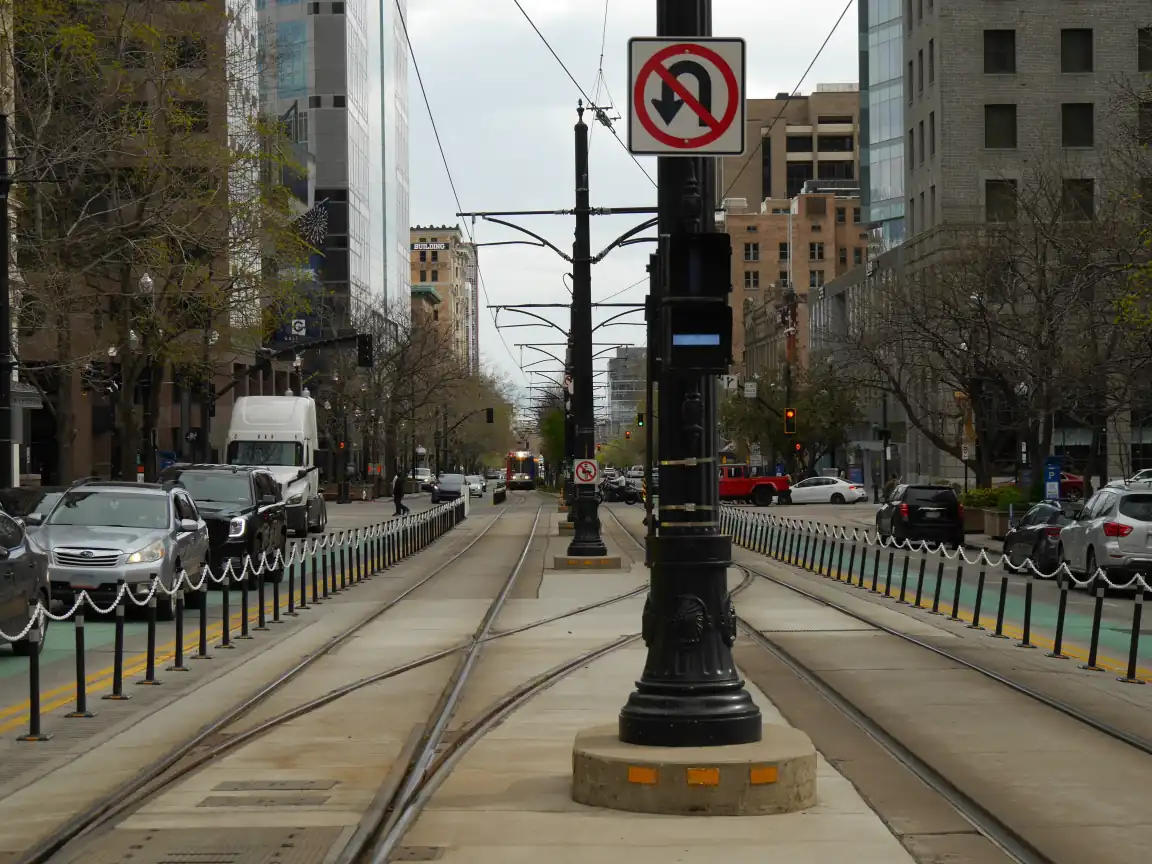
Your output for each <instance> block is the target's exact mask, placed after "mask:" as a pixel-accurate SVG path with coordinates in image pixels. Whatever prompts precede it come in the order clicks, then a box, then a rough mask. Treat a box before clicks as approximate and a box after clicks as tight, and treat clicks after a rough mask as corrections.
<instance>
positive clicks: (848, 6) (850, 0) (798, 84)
mask: <svg viewBox="0 0 1152 864" xmlns="http://www.w3.org/2000/svg"><path fill="white" fill-rule="evenodd" d="M855 2H856V0H848V3H847V4H846V5H845V6H844V9H843V11H841V13H840V17H839V18H837V19H836V23H835V24H833V25H832V29H831V30H830V31H829V32H828V35H827V36H825V37H824V41H823V42H822V43H821V44H820V48H819V50H817V51H816V56H815V57H813V58H812V62H811V63H809V64H808V68H807V69H805V70H804V74H803V75H801V76H800V80H799V81H797V82H796V87H795V89H794V90H793V91H792V92H791V93H790V94H788V97H787V98H786V99H785V100H784V104H783V105H781V106H780V111H779V112H778V113H777V114H776V116H775V117H774V118H773V119H772V123H771V124H770V125H769V126H768V131H767V132H766V133H764V134H762V135H761V136H760V143H758V144H757V145H756V146H755V147H754V148H753V150H752V152H751V153H749V154H748V158H747V159H745V160H744V164H743V165H741V166H740V170H739V171H737V172H736V176H735V177H733V178H732V182H731V183H729V184H728V188H727V189H725V190H724V194H723V195H721V196H720V200H721V201H723V200H724V199H725V198H727V197H728V193H729V192H731V191H732V187H733V186H735V185H736V181H737V180H739V179H740V176H741V175H742V174H743V173H744V171H745V169H746V168H747V167H748V166H749V165H750V164H751V163H752V160H753V159H755V158H756V155H757V154H758V153H759V152H760V149H761V148H762V147H763V146H764V142H765V141H766V140H768V136H769V135H771V134H772V129H773V128H774V127H775V126H776V122H777V121H778V120H779V119H780V118H781V117H782V116H783V114H784V109H785V108H787V107H788V103H789V102H791V101H792V97H793V96H795V95H796V94H797V93H799V92H800V87H801V86H802V85H803V84H804V79H805V78H807V77H808V73H809V72H811V71H812V67H813V66H815V65H816V61H817V60H819V59H820V55H821V54H823V53H824V49H825V48H826V47H827V46H828V43H829V42H831V41H832V37H833V36H834V35H836V30H837V28H838V27H839V26H840V22H841V21H843V20H844V16H845V15H847V14H848V10H849V9H851V8H852V4H853V3H855Z"/></svg>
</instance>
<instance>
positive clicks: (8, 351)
mask: <svg viewBox="0 0 1152 864" xmlns="http://www.w3.org/2000/svg"><path fill="white" fill-rule="evenodd" d="M8 159H9V156H8V115H7V114H0V220H2V221H3V224H0V234H2V235H3V236H0V268H3V269H0V486H17V485H19V484H18V482H17V480H18V478H17V477H16V463H15V460H14V458H13V453H12V369H13V368H14V367H15V364H14V362H13V358H12V307H11V295H10V294H9V284H8V278H9V274H10V272H11V269H12V261H11V257H12V251H11V249H10V248H9V244H10V242H11V240H12V226H11V225H10V224H8V192H9V190H10V189H11V188H12V172H11V171H10V170H9V166H8Z"/></svg>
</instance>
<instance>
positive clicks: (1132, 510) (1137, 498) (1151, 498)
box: [1120, 495, 1152, 522]
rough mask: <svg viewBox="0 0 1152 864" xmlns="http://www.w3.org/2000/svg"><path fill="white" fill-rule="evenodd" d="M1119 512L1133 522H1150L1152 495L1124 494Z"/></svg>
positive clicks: (1151, 516) (1151, 518) (1151, 520)
mask: <svg viewBox="0 0 1152 864" xmlns="http://www.w3.org/2000/svg"><path fill="white" fill-rule="evenodd" d="M1120 513H1121V515H1123V516H1127V517H1128V518H1129V519H1131V520H1133V521H1135V522H1152V495H1125V496H1124V497H1122V498H1121V499H1120Z"/></svg>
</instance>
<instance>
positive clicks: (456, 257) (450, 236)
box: [409, 225, 480, 371]
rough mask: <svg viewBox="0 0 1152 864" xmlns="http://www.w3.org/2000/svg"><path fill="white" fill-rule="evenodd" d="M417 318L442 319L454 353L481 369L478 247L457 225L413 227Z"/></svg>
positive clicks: (412, 256)
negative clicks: (478, 333) (477, 335)
mask: <svg viewBox="0 0 1152 864" xmlns="http://www.w3.org/2000/svg"><path fill="white" fill-rule="evenodd" d="M409 233H410V238H411V243H410V245H409V249H410V254H411V266H412V314H413V320H418V319H423V320H427V319H428V318H429V317H430V318H431V319H432V320H433V321H438V322H440V323H441V325H442V326H443V327H444V329H445V332H446V334H447V336H448V339H449V340H450V342H451V346H452V353H453V354H454V355H455V356H456V357H457V358H458V359H459V360H460V362H462V363H465V364H467V365H468V367H469V368H470V369H472V370H473V371H475V370H476V369H478V368H479V362H480V358H479V345H478V339H477V337H476V334H477V330H478V320H477V313H478V308H479V303H478V290H479V286H478V285H477V283H476V274H477V267H476V247H475V246H474V245H473V244H472V243H469V242H468V240H467V239H466V238H465V236H464V234H463V232H462V231H461V230H460V229H459V228H457V227H456V226H453V225H428V226H422V225H417V226H416V227H415V228H412V229H410V232H409Z"/></svg>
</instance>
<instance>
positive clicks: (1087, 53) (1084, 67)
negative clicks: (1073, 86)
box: [1060, 29, 1092, 72]
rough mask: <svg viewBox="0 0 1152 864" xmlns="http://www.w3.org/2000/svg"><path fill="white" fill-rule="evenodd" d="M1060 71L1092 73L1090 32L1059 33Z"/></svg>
mask: <svg viewBox="0 0 1152 864" xmlns="http://www.w3.org/2000/svg"><path fill="white" fill-rule="evenodd" d="M1060 71H1061V72H1091V71H1092V31H1091V30H1081V29H1077V30H1061V31H1060Z"/></svg>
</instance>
